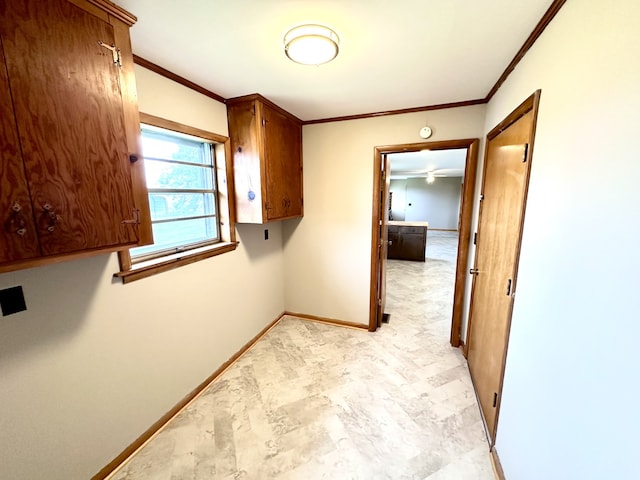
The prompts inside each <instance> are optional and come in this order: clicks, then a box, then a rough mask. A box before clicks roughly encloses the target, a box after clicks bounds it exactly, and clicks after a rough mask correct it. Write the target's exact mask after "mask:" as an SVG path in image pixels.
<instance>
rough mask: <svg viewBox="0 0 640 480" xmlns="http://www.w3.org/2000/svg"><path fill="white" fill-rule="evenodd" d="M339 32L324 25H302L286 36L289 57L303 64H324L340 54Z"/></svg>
mask: <svg viewBox="0 0 640 480" xmlns="http://www.w3.org/2000/svg"><path fill="white" fill-rule="evenodd" d="M339 44H340V39H339V38H338V34H337V33H336V32H334V31H333V30H331V29H330V28H328V27H325V26H323V25H311V24H309V25H300V26H297V27H294V28H292V29H291V30H289V31H288V32H287V33H286V35H285V36H284V52H285V53H286V55H287V57H289V58H290V59H291V60H293V61H294V62H296V63H301V64H303V65H322V64H323V63H328V62H330V61H331V60H333V59H334V58H336V56H337V55H338V49H339Z"/></svg>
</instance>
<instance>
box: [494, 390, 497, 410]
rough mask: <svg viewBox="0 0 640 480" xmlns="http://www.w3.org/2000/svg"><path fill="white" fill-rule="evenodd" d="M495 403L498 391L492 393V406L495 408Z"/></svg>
mask: <svg viewBox="0 0 640 480" xmlns="http://www.w3.org/2000/svg"><path fill="white" fill-rule="evenodd" d="M496 405H498V392H494V393H493V407H494V408H495V406H496Z"/></svg>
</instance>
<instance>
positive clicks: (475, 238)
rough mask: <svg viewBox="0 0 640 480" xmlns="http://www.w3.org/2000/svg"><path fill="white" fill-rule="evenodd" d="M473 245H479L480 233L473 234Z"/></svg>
mask: <svg viewBox="0 0 640 480" xmlns="http://www.w3.org/2000/svg"><path fill="white" fill-rule="evenodd" d="M473 244H474V245H477V244H478V232H476V233H474V234H473Z"/></svg>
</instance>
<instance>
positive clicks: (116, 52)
mask: <svg viewBox="0 0 640 480" xmlns="http://www.w3.org/2000/svg"><path fill="white" fill-rule="evenodd" d="M98 45H100V46H101V47H104V48H106V49H107V50H111V55H113V64H114V65H117V66H118V67H120V68H122V60H121V58H120V49H119V48H118V47H116V46H115V45H109V44H107V43H104V42H101V41H98Z"/></svg>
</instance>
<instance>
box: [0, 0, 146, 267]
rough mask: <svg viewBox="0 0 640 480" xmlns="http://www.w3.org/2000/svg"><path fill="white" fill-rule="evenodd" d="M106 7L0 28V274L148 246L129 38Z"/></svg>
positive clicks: (57, 9)
mask: <svg viewBox="0 0 640 480" xmlns="http://www.w3.org/2000/svg"><path fill="white" fill-rule="evenodd" d="M134 21H135V17H133V16H131V15H130V14H129V13H127V12H126V11H124V10H122V9H120V8H119V7H117V6H116V5H114V4H112V3H111V2H108V1H106V0H92V1H91V2H89V1H84V0H47V1H46V2H42V1H39V0H11V1H10V2H3V9H2V16H1V17H0V41H1V47H2V48H1V49H0V54H1V57H0V62H1V64H0V70H2V71H1V72H0V110H1V112H0V113H1V115H2V118H1V119H0V146H1V147H2V152H1V155H2V157H1V160H2V169H1V170H0V186H1V189H0V218H1V219H2V225H1V228H0V240H1V241H2V248H1V249H0V272H3V271H10V270H16V269H20V268H26V267H29V266H34V265H39V264H44V263H50V262H52V261H59V260H60V259H63V258H67V257H75V256H80V255H82V256H85V255H88V254H91V253H99V252H107V251H116V250H119V249H122V248H126V247H128V246H134V245H138V244H147V243H151V242H152V235H151V225H150V217H149V207H148V200H147V193H146V187H145V182H144V167H143V164H142V162H143V160H142V158H141V157H140V156H139V155H138V152H139V151H140V149H139V146H138V142H139V128H140V127H139V120H138V107H137V103H136V92H135V80H134V77H133V57H132V53H131V45H130V40H129V27H130V26H131V25H132V24H133V22H134Z"/></svg>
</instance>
